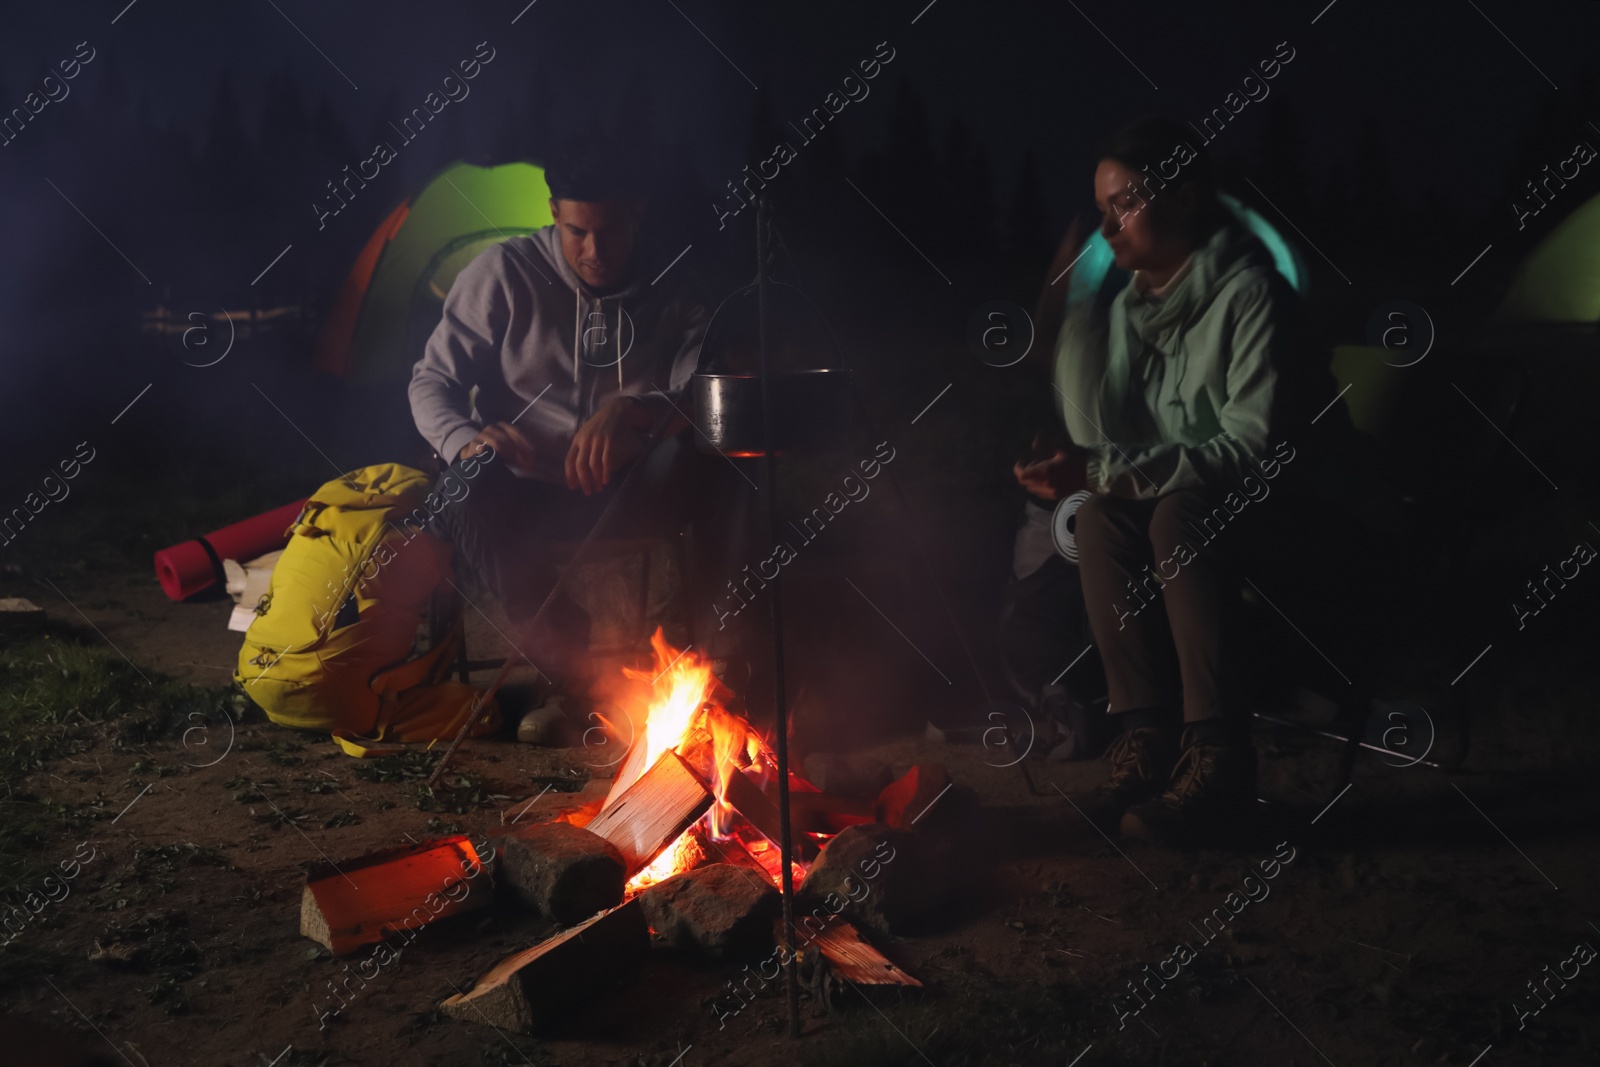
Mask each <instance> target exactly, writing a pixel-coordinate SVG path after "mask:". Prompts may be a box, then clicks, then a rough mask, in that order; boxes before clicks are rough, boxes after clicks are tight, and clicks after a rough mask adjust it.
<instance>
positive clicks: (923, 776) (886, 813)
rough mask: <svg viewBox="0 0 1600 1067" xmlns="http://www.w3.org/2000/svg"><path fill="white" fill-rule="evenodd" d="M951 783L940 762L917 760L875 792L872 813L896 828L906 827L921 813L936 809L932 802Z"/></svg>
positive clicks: (903, 828)
mask: <svg viewBox="0 0 1600 1067" xmlns="http://www.w3.org/2000/svg"><path fill="white" fill-rule="evenodd" d="M949 786H950V776H949V775H948V774H946V773H945V769H944V764H942V763H919V764H917V765H916V766H914V767H912V768H911V769H910V770H909V771H907V772H906V773H905V775H904V776H902V777H901V778H900V779H899V780H898V781H895V782H892V783H891V784H889V785H888V786H887V787H885V788H884V790H883V792H881V793H879V794H878V801H877V804H876V805H874V813H875V814H876V815H877V818H878V821H879V822H881V823H883V824H884V825H886V826H892V827H894V828H895V829H897V830H909V829H911V827H912V825H913V824H915V823H917V822H919V821H921V819H922V817H923V816H924V815H927V814H928V813H929V812H931V811H933V810H935V802H936V801H938V800H939V799H940V798H941V797H943V795H944V792H945V790H946V789H948V788H949Z"/></svg>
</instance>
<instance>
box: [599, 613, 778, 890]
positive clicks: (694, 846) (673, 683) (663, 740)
mask: <svg viewBox="0 0 1600 1067" xmlns="http://www.w3.org/2000/svg"><path fill="white" fill-rule="evenodd" d="M650 645H651V648H652V649H653V650H654V652H655V659H656V664H655V666H656V669H655V671H654V673H651V672H648V671H641V670H634V669H632V668H626V667H625V668H623V674H624V675H625V676H626V677H628V678H630V679H632V680H634V681H638V682H646V683H648V685H649V697H648V699H647V700H646V701H645V702H644V704H645V706H644V707H643V709H642V711H641V712H640V714H639V715H636V716H634V718H635V719H638V718H640V717H642V719H643V724H644V727H643V734H642V735H641V736H640V737H639V740H638V741H637V742H636V744H639V745H642V746H643V754H642V757H637V758H636V756H635V755H634V754H631V753H630V755H629V757H628V758H627V759H626V760H625V761H624V762H623V765H622V768H621V769H620V770H619V771H618V774H617V779H616V781H615V783H614V784H613V787H612V792H611V795H612V796H613V797H615V796H619V795H620V794H621V792H622V790H623V789H626V788H627V787H628V786H629V785H631V784H632V783H633V781H634V780H635V779H637V778H638V777H639V776H640V775H642V774H643V773H644V772H645V771H647V770H648V769H649V768H651V767H653V766H655V763H656V761H657V760H659V759H660V758H661V757H662V756H664V755H665V754H666V753H667V752H668V751H676V752H677V753H678V754H679V755H680V756H683V757H684V758H685V759H686V760H688V761H689V763H690V765H691V766H693V767H694V768H695V770H696V771H697V772H699V773H700V774H702V775H703V776H704V777H705V778H706V780H707V781H709V782H710V783H711V785H712V791H713V795H714V797H715V802H714V803H713V805H712V807H711V811H710V812H708V813H707V814H706V817H705V819H704V820H702V821H701V823H699V824H697V825H703V828H704V833H705V836H706V838H707V839H708V840H709V841H711V842H717V841H726V840H729V839H730V838H732V837H734V815H735V811H734V809H733V808H732V807H731V806H730V805H729V804H728V803H727V801H726V799H725V793H726V790H727V785H728V780H729V778H730V776H731V775H732V774H733V771H734V770H735V769H740V770H744V771H745V772H746V773H747V774H749V775H750V777H751V778H753V779H755V780H756V781H758V782H765V781H767V780H769V779H770V776H771V775H772V773H773V772H774V769H775V767H776V759H775V758H774V757H773V755H772V753H771V751H770V750H769V749H768V748H767V745H766V744H765V742H763V741H762V740H761V738H760V737H759V736H758V735H757V734H756V732H755V731H754V730H752V729H751V728H750V725H749V723H747V722H746V721H745V720H744V719H742V718H739V717H738V716H736V715H733V714H731V713H729V712H728V711H727V710H725V709H724V708H723V707H722V706H721V704H720V703H719V702H718V701H717V700H716V699H715V695H716V690H717V688H718V684H719V683H718V682H717V680H716V677H715V676H714V675H713V674H712V673H711V664H710V663H709V662H708V661H707V660H705V659H704V658H702V657H701V656H699V655H698V654H696V653H695V652H694V651H693V649H690V648H685V649H683V650H682V651H679V650H676V649H674V648H673V647H672V646H671V645H669V644H668V643H667V641H666V639H665V637H664V636H663V634H662V632H661V630H660V629H659V628H658V629H657V630H656V632H655V634H654V635H653V636H652V637H651V638H650ZM693 831H694V827H690V829H689V830H686V831H684V833H683V834H681V835H680V836H679V837H677V838H676V839H675V840H673V842H672V843H671V844H669V845H668V846H667V847H666V848H664V849H663V850H662V851H661V853H660V855H658V856H657V857H656V858H655V859H654V860H652V861H651V862H650V864H649V865H648V866H647V867H645V868H644V869H643V870H641V871H639V872H638V873H637V874H635V875H634V876H633V877H632V878H631V879H629V881H628V884H627V892H628V894H629V895H630V896H631V895H632V894H633V893H636V892H638V891H639V890H642V889H645V888H648V887H649V886H651V885H654V884H655V883H657V882H659V881H662V880H664V879H666V878H670V877H671V876H673V875H674V874H679V873H682V872H683V871H687V870H692V869H693V868H695V867H697V866H699V865H700V864H702V863H705V862H708V860H713V861H714V860H716V859H718V858H719V857H716V856H707V855H706V853H705V851H704V850H703V849H702V848H701V847H700V845H699V843H698V842H697V841H696V840H695V834H694V832H693ZM757 836H758V835H757ZM751 843H752V844H754V843H755V840H754V839H752V840H751ZM762 844H765V841H764V839H762ZM713 847H714V846H713ZM773 851H774V856H775V854H776V850H775V849H774V850H773ZM763 866H766V864H763ZM769 873H770V872H769Z"/></svg>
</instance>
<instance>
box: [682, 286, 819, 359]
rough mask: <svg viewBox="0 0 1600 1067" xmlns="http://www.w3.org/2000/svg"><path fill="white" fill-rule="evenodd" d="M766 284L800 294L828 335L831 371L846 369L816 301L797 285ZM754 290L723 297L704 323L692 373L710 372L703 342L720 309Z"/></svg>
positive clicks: (743, 289) (740, 289)
mask: <svg viewBox="0 0 1600 1067" xmlns="http://www.w3.org/2000/svg"><path fill="white" fill-rule="evenodd" d="M768 284H770V285H772V286H773V287H774V288H783V289H793V290H794V291H795V292H796V293H799V294H800V298H801V299H802V300H804V301H805V302H806V304H807V305H808V306H809V307H810V308H811V311H812V314H814V315H816V317H817V321H818V322H821V323H822V328H823V330H824V331H825V332H826V333H827V335H828V342H829V343H830V344H831V345H832V346H833V355H834V363H835V366H834V367H833V368H832V369H834V370H845V369H847V368H846V367H845V363H844V348H843V346H841V345H840V344H839V337H838V335H837V334H835V333H834V332H833V326H832V324H830V323H829V322H828V319H827V317H826V316H825V315H823V314H822V309H821V308H819V307H817V305H816V301H814V300H812V299H811V297H810V296H809V295H807V293H806V291H805V290H804V289H801V288H800V287H799V286H797V285H789V284H788V283H786V282H769V283H768ZM754 288H756V283H755V282H751V283H750V284H749V285H743V286H740V287H739V288H738V289H735V290H734V291H733V292H731V293H729V294H728V295H727V296H725V297H723V298H722V303H720V304H718V305H717V309H716V310H715V311H713V312H712V313H711V321H709V322H707V323H706V332H705V335H704V337H703V338H702V339H701V341H700V358H699V359H698V360H697V361H696V363H695V368H694V372H695V373H696V374H705V373H707V372H708V371H709V370H710V363H711V360H710V359H709V357H708V356H707V354H706V343H705V342H706V339H709V338H710V337H711V327H712V326H713V325H715V324H716V321H717V316H718V315H720V314H722V309H723V308H724V307H726V306H727V304H728V301H730V300H732V299H733V298H734V297H736V296H740V295H741V294H744V293H748V292H749V291H750V290H752V289H754Z"/></svg>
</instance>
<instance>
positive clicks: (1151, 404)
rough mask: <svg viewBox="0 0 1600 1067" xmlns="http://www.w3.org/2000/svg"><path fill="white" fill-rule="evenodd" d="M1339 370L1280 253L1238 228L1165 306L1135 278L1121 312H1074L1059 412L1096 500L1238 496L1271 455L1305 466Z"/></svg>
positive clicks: (1227, 232)
mask: <svg viewBox="0 0 1600 1067" xmlns="http://www.w3.org/2000/svg"><path fill="white" fill-rule="evenodd" d="M1327 367H1328V364H1327V353H1326V351H1325V350H1323V349H1321V348H1320V347H1319V346H1317V345H1316V344H1314V343H1313V342H1312V340H1311V333H1310V330H1309V329H1308V327H1307V324H1306V320H1305V316H1304V308H1303V306H1302V304H1301V300H1300V297H1299V295H1298V294H1297V293H1295V291H1294V289H1293V288H1292V287H1291V286H1290V285H1289V283H1288V282H1287V281H1286V280H1285V279H1284V278H1283V277H1282V276H1281V275H1280V274H1278V272H1277V270H1276V269H1275V268H1274V267H1273V262H1272V256H1271V254H1270V253H1269V252H1268V251H1267V249H1266V247H1265V246H1264V245H1262V243H1261V242H1260V241H1259V240H1257V239H1256V238H1255V236H1254V235H1252V234H1251V233H1250V232H1249V231H1248V230H1246V229H1244V228H1243V227H1242V226H1239V225H1237V224H1235V223H1231V222H1230V223H1228V224H1225V225H1224V226H1223V227H1222V228H1221V229H1219V230H1217V231H1216V232H1215V233H1214V234H1213V235H1212V236H1211V237H1210V238H1209V239H1208V240H1207V241H1206V242H1205V243H1204V244H1203V245H1201V246H1200V247H1199V248H1197V249H1195V252H1194V256H1193V259H1192V260H1191V262H1190V264H1189V267H1188V270H1187V272H1186V273H1185V274H1184V275H1183V276H1182V277H1181V278H1179V279H1178V280H1177V281H1176V282H1175V283H1173V284H1172V285H1171V287H1170V289H1169V291H1168V292H1167V293H1166V294H1165V296H1164V297H1162V298H1161V299H1151V298H1150V297H1148V296H1143V295H1141V294H1139V293H1138V292H1137V291H1136V289H1135V286H1134V284H1133V282H1132V281H1131V280H1130V282H1129V283H1128V285H1127V287H1126V288H1124V289H1123V290H1122V291H1121V292H1119V293H1118V294H1117V296H1116V298H1115V300H1113V301H1112V302H1111V304H1110V307H1109V308H1106V307H1105V306H1104V305H1103V304H1101V305H1100V306H1099V307H1096V306H1095V302H1085V303H1083V304H1079V305H1078V306H1077V307H1075V308H1074V309H1073V310H1072V311H1071V312H1070V313H1069V314H1068V315H1067V317H1066V321H1065V322H1064V323H1063V324H1062V327H1061V334H1060V338H1059V341H1058V343H1057V349H1056V366H1055V388H1056V394H1057V395H1056V404H1057V407H1058V408H1059V409H1060V411H1061V416H1062V419H1063V420H1064V421H1065V423H1066V427H1067V431H1068V433H1069V434H1070V435H1071V437H1072V440H1073V441H1074V442H1076V443H1077V444H1079V445H1080V446H1082V447H1084V448H1086V449H1088V451H1089V453H1090V460H1089V471H1088V473H1089V487H1090V489H1092V490H1094V491H1095V492H1100V493H1110V494H1112V495H1114V496H1119V497H1130V498H1149V497H1158V496H1165V495H1166V494H1168V493H1174V492H1178V491H1180V490H1184V489H1198V488H1219V489H1220V488H1231V487H1237V486H1238V485H1239V484H1240V483H1241V481H1242V480H1243V478H1244V477H1246V476H1247V475H1249V474H1251V473H1253V472H1254V471H1255V470H1256V469H1257V467H1258V465H1259V464H1260V463H1261V461H1262V460H1264V459H1266V458H1267V456H1268V450H1269V449H1275V452H1276V456H1277V458H1278V459H1284V458H1285V454H1284V451H1283V450H1284V448H1285V447H1287V448H1288V449H1290V450H1291V451H1290V452H1289V453H1288V455H1289V456H1291V457H1292V455H1293V452H1292V449H1293V442H1294V439H1295V437H1296V431H1295V427H1296V426H1297V425H1301V424H1302V423H1308V422H1309V416H1307V415H1306V414H1305V413H1306V412H1307V411H1309V412H1312V413H1314V412H1315V411H1316V410H1317V407H1318V406H1321V405H1324V404H1326V403H1327V402H1328V400H1329V399H1331V398H1332V397H1333V395H1334V391H1333V389H1332V388H1331V383H1332V375H1331V374H1330V373H1329V372H1328V369H1327ZM1323 393H1325V394H1326V395H1325V396H1321V398H1320V399H1318V396H1319V395H1320V394H1323ZM1307 405H1313V406H1310V407H1308V406H1307ZM1340 414H1341V416H1342V414H1343V413H1342V412H1341V413H1340ZM1303 428H1304V429H1306V431H1307V433H1308V434H1309V427H1303Z"/></svg>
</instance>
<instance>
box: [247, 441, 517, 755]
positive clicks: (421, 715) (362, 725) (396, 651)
mask: <svg viewBox="0 0 1600 1067" xmlns="http://www.w3.org/2000/svg"><path fill="white" fill-rule="evenodd" d="M428 488H429V480H428V476H427V475H426V474H424V473H422V472H421V471H418V470H413V469H411V468H410V467H403V466H401V465H399V464H396V463H385V464H379V465H376V466H372V467H363V468H361V469H360V470H355V471H351V472H350V473H348V474H346V475H344V476H343V477H341V478H336V479H334V480H333V481H331V482H328V483H327V484H325V485H323V486H322V487H321V488H320V489H318V490H317V491H316V493H314V494H313V495H312V496H311V498H310V499H309V500H307V501H306V505H305V507H304V508H303V509H301V512H300V516H299V518H298V519H297V520H296V522H295V524H294V526H293V527H292V528H291V530H290V534H291V536H290V538H289V544H288V546H287V547H286V548H285V549H284V551H283V555H282V556H281V557H279V559H278V562H277V565H276V566H274V567H273V570H272V580H271V584H270V586H269V587H268V591H267V594H266V596H264V597H262V598H261V601H260V603H259V604H257V605H256V609H255V610H256V618H255V621H254V622H252V623H251V624H250V629H249V630H247V631H246V632H245V638H244V647H243V648H241V649H240V650H239V664H238V668H237V670H235V672H234V680H235V681H237V682H238V683H239V684H240V685H241V686H243V688H244V691H245V692H246V693H247V694H248V695H249V696H250V698H251V699H252V700H254V701H255V702H256V704H257V705H259V706H260V707H261V709H262V710H263V711H265V712H266V713H267V718H269V719H271V720H272V721H273V722H275V723H278V724H279V725H281V726H289V727H294V728H296V729H301V730H326V731H328V732H329V733H331V734H332V735H333V737H334V740H335V741H337V742H338V743H339V744H340V746H341V747H342V748H343V749H344V750H345V751H346V752H347V753H349V754H350V755H352V756H375V755H384V754H388V753H390V752H393V751H398V746H399V745H402V744H407V743H412V742H421V741H433V740H436V739H439V738H443V737H448V736H449V735H451V734H452V733H453V730H454V729H458V728H459V726H460V722H461V716H462V715H464V714H466V711H467V708H468V706H469V705H470V704H471V703H472V701H473V700H474V699H476V697H477V695H478V691H477V690H476V689H474V688H472V687H471V686H469V685H465V684H463V683H460V682H452V681H445V680H444V676H445V674H446V673H447V672H448V671H449V668H450V664H451V663H452V662H453V661H454V660H455V658H456V655H457V652H458V651H459V648H460V642H461V623H460V620H457V621H456V623H455V625H454V626H452V627H451V629H450V632H449V633H448V634H447V635H446V637H445V639H444V640H442V641H440V642H439V644H438V645H437V646H436V647H434V648H432V649H430V650H429V651H428V652H426V653H424V654H423V655H421V656H413V655H412V649H413V646H414V645H415V644H416V638H417V629H418V625H419V624H420V623H421V621H422V618H423V616H424V614H425V613H426V611H427V606H428V598H429V596H430V595H431V594H432V593H433V590H434V589H435V588H436V587H437V586H438V585H439V584H440V583H441V582H443V581H446V580H448V579H449V578H450V545H449V543H448V542H446V541H444V540H442V539H440V538H438V537H436V536H434V535H433V534H431V533H429V532H428V531H427V530H425V529H423V528H422V521H421V520H423V519H425V518H426V517H427V516H428V515H429V514H432V513H434V512H436V510H437V508H436V507H434V501H433V499H432V498H431V496H430V494H429V492H428ZM425 503H426V504H427V505H428V506H426V507H424V504H425ZM441 506H442V505H441ZM498 725H499V711H498V708H497V707H496V706H495V704H494V703H493V702H492V701H491V702H490V703H489V704H488V705H486V706H485V707H484V709H483V711H482V713H481V714H480V716H479V720H478V722H476V723H474V725H473V731H472V732H473V734H474V736H476V735H479V734H483V733H487V732H490V731H492V730H493V729H494V728H495V727H496V726H498Z"/></svg>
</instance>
